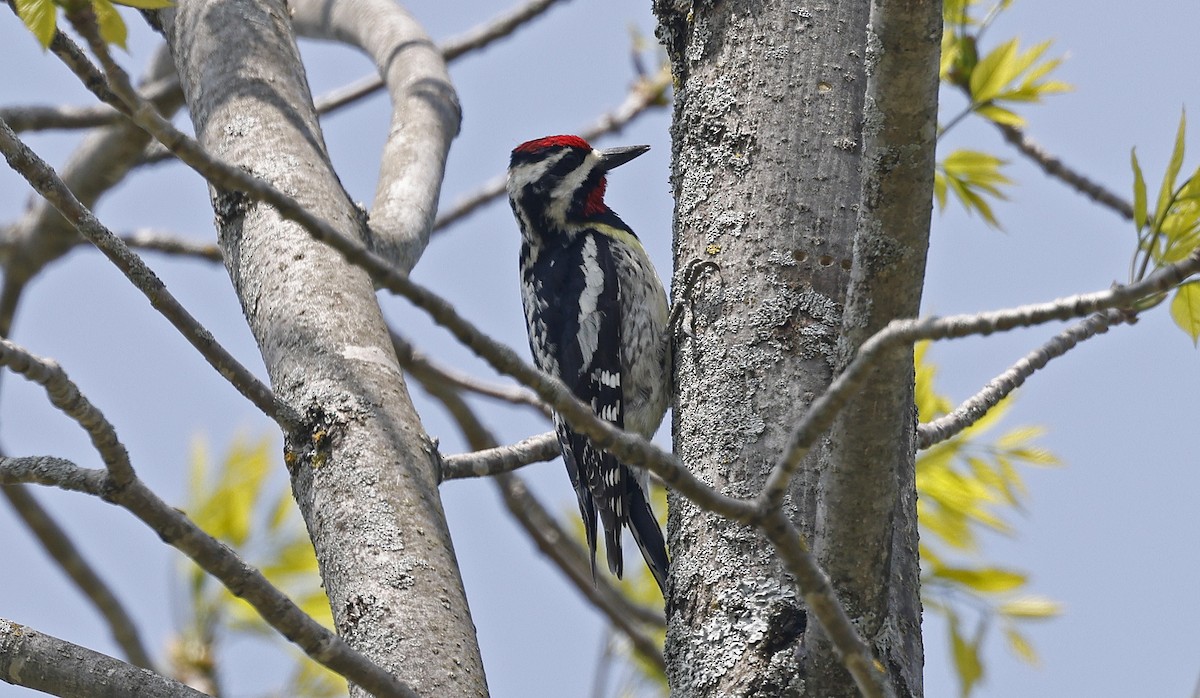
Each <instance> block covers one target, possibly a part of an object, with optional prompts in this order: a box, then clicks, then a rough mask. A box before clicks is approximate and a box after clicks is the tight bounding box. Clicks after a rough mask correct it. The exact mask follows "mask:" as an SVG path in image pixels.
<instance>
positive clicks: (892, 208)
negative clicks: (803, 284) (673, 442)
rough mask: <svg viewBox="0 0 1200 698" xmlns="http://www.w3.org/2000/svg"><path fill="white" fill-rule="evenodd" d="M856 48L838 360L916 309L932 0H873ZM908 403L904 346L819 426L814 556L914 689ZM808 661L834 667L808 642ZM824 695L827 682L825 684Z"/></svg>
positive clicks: (898, 686)
mask: <svg viewBox="0 0 1200 698" xmlns="http://www.w3.org/2000/svg"><path fill="white" fill-rule="evenodd" d="M869 29H870V32H869V36H868V50H867V66H868V79H867V100H866V104H865V111H864V127H863V182H862V202H861V204H860V206H859V216H858V231H857V234H856V236H855V242H854V267H853V269H852V271H851V275H850V288H849V292H848V296H847V301H846V311H845V314H844V325H843V330H844V332H843V335H842V338H841V348H842V351H841V360H842V361H843V362H844V361H848V360H849V359H850V358H852V356H853V352H854V351H855V350H856V349H857V348H858V346H859V345H861V344H862V343H863V342H864V341H866V340H867V339H868V338H869V337H870V336H871V335H872V334H874V333H876V332H878V331H879V330H882V329H883V328H884V326H886V325H887V323H888V322H890V321H891V320H893V319H896V318H910V317H916V316H917V315H918V314H919V313H920V308H921V290H922V287H923V286H924V281H925V257H926V251H927V249H928V247H929V222H930V215H931V213H932V210H933V170H934V152H935V146H936V141H937V90H938V58H939V51H940V48H941V36H942V8H941V3H940V2H937V1H936V0H875V1H874V2H873V3H872V5H871V20H870V27H869ZM916 417H917V415H916V408H915V406H914V404H913V355H912V350H911V347H908V346H905V347H903V348H902V349H898V350H894V351H891V352H889V353H888V354H887V355H886V356H885V357H884V358H882V359H881V360H880V361H878V362H876V363H875V365H874V367H873V368H872V370H871V372H870V375H869V377H868V378H867V379H866V382H865V384H864V387H863V389H862V390H861V391H860V392H859V393H858V394H857V395H856V396H855V397H854V398H852V399H851V401H850V403H849V404H848V405H847V406H846V408H845V409H844V410H843V411H842V413H841V415H840V416H839V418H838V421H837V422H836V423H835V424H834V426H833V428H832V429H831V431H830V434H831V438H830V443H831V445H832V446H831V450H832V454H833V462H834V463H836V467H835V468H832V469H830V470H828V471H826V473H825V477H824V479H823V481H822V487H823V490H824V492H825V501H826V506H825V507H824V510H823V512H822V517H821V525H820V528H819V530H818V535H817V539H816V549H817V553H818V557H819V559H820V561H821V564H822V566H823V567H824V568H825V571H826V572H827V573H828V574H829V576H830V578H831V579H832V580H833V584H834V587H835V588H836V589H837V590H838V594H839V596H840V598H841V599H842V603H844V604H845V605H846V607H847V611H848V612H849V613H850V615H851V617H853V618H855V619H857V620H858V628H859V632H860V633H862V635H863V637H864V639H865V640H866V641H867V643H868V644H870V645H871V646H872V648H873V649H874V652H875V656H876V657H877V658H878V659H879V660H880V661H882V662H884V664H885V665H886V667H887V671H888V674H889V676H890V677H891V679H892V683H893V688H894V690H895V692H896V695H899V696H917V695H922V693H923V690H922V686H923V682H922V663H923V655H924V653H923V647H922V641H921V599H920V583H919V579H920V558H919V556H918V553H917V498H916V481H915V471H914V465H915V462H916V426H917V419H916ZM820 658H821V659H822V660H823V663H822V666H820V667H819V668H817V669H816V671H821V672H824V673H826V674H828V675H830V677H831V679H832V677H834V676H836V675H838V674H839V673H840V672H839V667H837V660H836V658H835V657H832V656H830V655H829V654H828V653H825V654H823V655H821V657H820ZM830 695H833V694H830Z"/></svg>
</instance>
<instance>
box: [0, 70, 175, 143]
mask: <svg viewBox="0 0 1200 698" xmlns="http://www.w3.org/2000/svg"><path fill="white" fill-rule="evenodd" d="M141 92H142V95H143V96H144V97H145V98H146V99H148V100H150V101H151V102H156V103H157V102H160V101H164V102H171V103H176V104H181V103H182V102H183V91H182V88H181V87H180V85H179V78H178V77H176V76H174V75H167V76H164V77H160V78H158V79H155V80H153V81H152V82H150V83H148V84H145V85H143V86H142V88H141ZM0 118H2V119H4V120H5V121H7V122H8V125H9V128H11V129H12V130H13V131H16V132H17V133H21V132H23V131H48V130H51V129H81V128H93V127H97V126H114V125H117V124H120V123H123V122H124V121H125V116H124V115H122V114H121V112H119V111H117V110H115V109H113V108H112V107H111V106H108V105H104V104H100V105H95V106H90V107H76V106H61V107H0Z"/></svg>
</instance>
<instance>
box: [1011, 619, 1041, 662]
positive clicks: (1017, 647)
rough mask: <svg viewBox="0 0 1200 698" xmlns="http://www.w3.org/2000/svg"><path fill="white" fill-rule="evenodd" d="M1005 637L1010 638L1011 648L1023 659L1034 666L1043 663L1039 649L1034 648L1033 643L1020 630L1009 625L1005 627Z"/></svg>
mask: <svg viewBox="0 0 1200 698" xmlns="http://www.w3.org/2000/svg"><path fill="white" fill-rule="evenodd" d="M1004 637H1005V639H1007V640H1008V647H1009V649H1011V650H1012V651H1013V653H1014V654H1016V655H1017V656H1018V657H1020V658H1021V661H1023V662H1025V663H1026V664H1032V665H1033V666H1038V665H1039V664H1041V661H1040V660H1039V659H1038V654H1037V651H1036V650H1034V649H1033V645H1032V644H1030V642H1029V640H1028V639H1026V638H1025V636H1024V635H1022V634H1021V632H1020V631H1019V630H1017V629H1016V628H1014V627H1011V626H1009V627H1007V628H1005V629H1004Z"/></svg>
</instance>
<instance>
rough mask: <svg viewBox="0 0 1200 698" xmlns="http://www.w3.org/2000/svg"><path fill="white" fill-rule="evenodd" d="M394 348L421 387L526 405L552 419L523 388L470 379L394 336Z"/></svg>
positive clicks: (543, 404) (536, 398)
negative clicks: (434, 385)
mask: <svg viewBox="0 0 1200 698" xmlns="http://www.w3.org/2000/svg"><path fill="white" fill-rule="evenodd" d="M392 346H393V347H395V349H396V354H397V356H398V357H399V361H400V364H401V365H402V366H404V369H405V370H406V371H408V372H409V373H411V374H413V375H414V376H416V377H417V380H419V381H421V383H422V384H426V385H428V384H429V383H430V382H435V383H442V384H445V385H447V386H450V387H453V388H458V389H461V390H466V391H467V392H471V393H476V394H478V395H484V396H487V397H490V398H495V399H497V400H503V401H504V402H510V403H512V404H514V405H527V406H529V407H532V408H534V409H536V410H537V411H538V412H541V413H542V414H544V415H545V416H546V417H550V416H551V412H550V408H548V407H546V403H544V402H542V401H541V400H539V399H538V397H537V395H534V394H533V393H531V392H529V391H528V390H525V389H524V388H520V387H513V386H508V385H495V384H492V383H485V382H483V381H482V380H479V379H478V378H476V377H475V376H472V375H469V374H467V373H464V372H462V371H459V370H457V369H454V368H451V367H449V366H442V365H440V364H438V363H436V362H435V361H433V360H431V359H430V358H429V357H427V356H425V355H424V354H423V353H421V352H419V351H417V350H416V349H415V348H413V345H412V344H410V343H409V342H408V340H406V339H404V338H403V337H401V336H400V335H398V334H396V333H395V332H392Z"/></svg>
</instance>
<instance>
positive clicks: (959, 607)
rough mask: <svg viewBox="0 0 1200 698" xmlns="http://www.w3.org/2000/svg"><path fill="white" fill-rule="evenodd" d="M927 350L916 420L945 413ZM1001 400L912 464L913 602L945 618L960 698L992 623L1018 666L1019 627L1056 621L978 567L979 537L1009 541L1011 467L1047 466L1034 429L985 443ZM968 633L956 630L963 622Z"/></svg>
mask: <svg viewBox="0 0 1200 698" xmlns="http://www.w3.org/2000/svg"><path fill="white" fill-rule="evenodd" d="M926 349H927V344H921V345H918V347H917V351H916V369H917V370H916V400H917V409H918V412H919V418H920V420H921V421H922V422H927V421H929V420H931V419H935V418H937V417H939V416H941V415H943V414H945V413H947V412H948V411H949V410H950V401H949V400H948V399H947V398H946V397H944V396H942V395H939V394H938V392H937V390H936V389H935V388H934V384H933V381H934V376H935V373H936V371H935V368H934V367H933V366H932V365H931V364H929V363H928V362H927V361H925V352H926ZM1009 405H1010V402H1009V401H1008V400H1005V401H1003V402H1001V403H1000V404H999V405H997V406H996V407H994V408H993V409H992V410H991V411H990V412H989V413H988V414H987V415H986V416H985V417H984V418H983V419H982V420H980V421H978V422H976V423H975V424H973V425H972V426H970V427H968V428H967V429H965V430H963V431H962V432H960V433H959V434H958V435H956V436H955V437H953V438H951V439H949V440H947V441H943V442H942V443H940V444H937V445H935V446H933V447H931V448H930V449H929V450H927V451H924V452H922V453H920V454H919V455H918V457H917V494H918V500H917V517H918V522H919V523H920V528H921V545H920V549H921V599H922V602H923V603H924V605H925V608H926V609H928V610H930V611H933V612H935V613H940V614H942V615H944V616H945V617H946V620H947V621H948V625H949V631H950V644H951V647H952V649H953V657H954V664H955V669H956V670H957V672H958V678H959V686H960V689H961V693H962V695H963V696H966V695H968V694H969V693H970V692H971V689H972V688H973V687H974V686H975V684H976V683H978V681H979V680H980V679H981V678H982V677H983V674H984V664H983V661H982V658H981V657H980V650H981V645H982V643H983V641H984V639H985V638H986V635H987V630H988V628H990V627H992V626H994V625H996V624H999V626H1000V628H1001V631H1002V632H1003V634H1004V636H1005V638H1006V639H1007V641H1008V646H1009V647H1010V648H1011V649H1012V650H1013V651H1014V652H1015V653H1016V654H1017V656H1019V657H1021V658H1022V659H1024V660H1025V661H1027V662H1030V663H1031V664H1036V663H1037V653H1036V652H1035V651H1034V649H1033V646H1032V645H1031V644H1030V642H1029V640H1028V639H1027V638H1026V637H1025V636H1024V634H1022V632H1021V631H1020V628H1019V624H1020V623H1021V622H1023V621H1029V620H1037V619H1044V618H1049V617H1052V616H1055V615H1057V614H1058V613H1059V607H1058V605H1057V604H1055V603H1054V602H1053V601H1050V600H1048V599H1044V598H1041V597H1038V596H1032V595H1029V594H1028V592H1027V591H1026V587H1027V582H1028V578H1027V576H1026V575H1025V573H1024V572H1022V571H1020V570H1016V569H1013V568H1009V567H1004V566H1000V565H996V564H993V563H990V562H987V561H986V560H983V559H980V555H979V535H980V533H981V532H982V531H984V530H991V531H995V532H997V533H1001V534H1005V535H1011V534H1012V533H1013V529H1012V525H1011V524H1010V523H1009V521H1008V517H1009V516H1010V515H1011V514H1012V513H1013V512H1016V511H1019V510H1020V509H1021V500H1022V498H1023V497H1024V496H1025V495H1026V494H1027V490H1026V488H1025V482H1024V480H1023V478H1022V477H1021V473H1020V470H1019V469H1018V467H1017V466H1018V465H1036V466H1055V465H1058V460H1057V459H1056V458H1055V457H1054V455H1053V454H1051V453H1049V452H1048V451H1046V450H1045V449H1043V448H1041V447H1039V446H1037V445H1036V444H1035V440H1036V439H1037V437H1038V436H1040V435H1041V433H1042V430H1041V429H1040V428H1038V427H1028V426H1026V427H1016V428H1013V429H1010V430H1008V431H1007V432H1005V433H1003V434H1001V435H1000V436H998V437H995V438H994V440H993V439H989V438H986V435H987V434H988V433H989V432H990V431H991V430H992V429H994V428H995V427H996V425H997V422H999V421H1000V419H1001V418H1002V417H1003V415H1004V413H1005V412H1006V411H1007V410H1008V407H1009ZM972 619H973V621H974V622H973V625H971V627H970V629H969V632H968V631H967V629H966V627H967V626H968V625H970V624H971V620H972Z"/></svg>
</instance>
